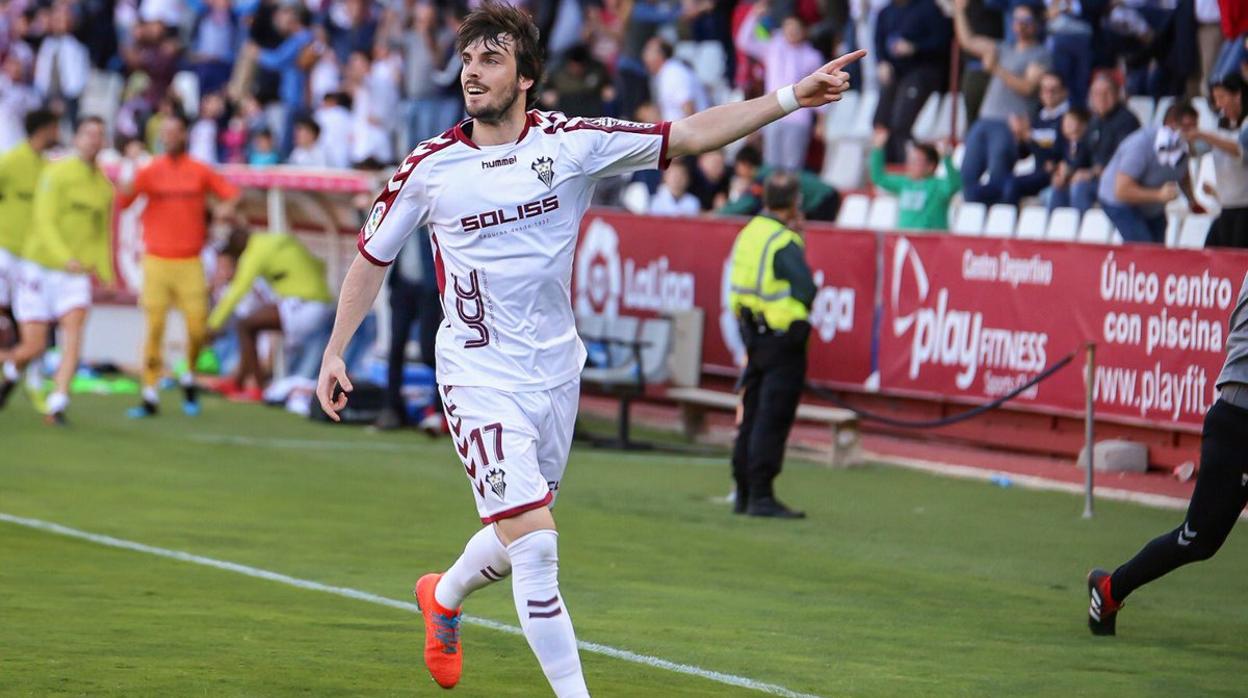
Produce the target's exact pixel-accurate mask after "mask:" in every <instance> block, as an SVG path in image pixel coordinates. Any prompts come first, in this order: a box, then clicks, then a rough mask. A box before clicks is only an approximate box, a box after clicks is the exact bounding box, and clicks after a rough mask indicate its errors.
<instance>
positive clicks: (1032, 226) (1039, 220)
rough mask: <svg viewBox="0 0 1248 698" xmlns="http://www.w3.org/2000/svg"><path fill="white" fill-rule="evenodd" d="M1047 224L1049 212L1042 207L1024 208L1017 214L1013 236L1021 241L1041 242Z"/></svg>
mask: <svg viewBox="0 0 1248 698" xmlns="http://www.w3.org/2000/svg"><path fill="white" fill-rule="evenodd" d="M1048 222H1049V212H1048V211H1047V210H1045V208H1044V207H1043V206H1025V207H1023V210H1022V211H1020V212H1019V214H1018V226H1017V229H1016V232H1015V234H1016V235H1017V236H1018V237H1019V238H1020V239H1023V240H1042V239H1044V228H1045V226H1046V225H1048Z"/></svg>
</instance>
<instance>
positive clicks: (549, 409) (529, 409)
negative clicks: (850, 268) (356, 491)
mask: <svg viewBox="0 0 1248 698" xmlns="http://www.w3.org/2000/svg"><path fill="white" fill-rule="evenodd" d="M537 46H538V36H537V27H536V26H535V25H534V23H533V22H532V20H531V19H529V17H528V16H527V15H525V14H523V13H522V12H520V11H519V10H516V9H515V8H513V7H511V6H510V5H506V4H503V3H499V2H489V1H487V2H486V3H484V4H482V6H481V7H480V8H479V9H477V10H476V11H474V12H473V13H471V14H470V15H469V16H468V17H467V18H466V19H465V21H464V22H463V24H462V26H461V27H460V29H459V33H458V37H457V39H456V48H457V50H458V51H459V53H460V56H461V57H462V59H463V63H464V65H463V69H462V71H461V74H460V83H461V87H462V89H463V93H464V101H465V106H466V109H467V112H468V115H469V117H470V118H469V119H467V120H465V121H463V122H461V123H459V124H458V125H456V126H455V127H454V128H452V129H451V130H449V131H447V132H446V133H444V134H442V135H441V136H439V137H436V138H433V139H430V140H428V141H425V142H423V143H421V144H420V145H418V146H417V147H416V149H415V150H413V151H412V153H411V154H410V155H408V156H407V158H406V160H404V161H403V163H402V164H401V165H400V166H399V168H398V170H397V171H396V172H395V174H394V176H393V178H392V179H391V180H390V181H389V183H388V184H386V186H385V188H384V189H383V190H382V192H381V195H380V196H379V197H378V198H377V201H376V203H375V204H374V205H373V209H372V212H371V214H370V215H369V217H368V220H367V222H366V223H365V224H364V227H363V229H362V230H361V232H360V238H359V243H358V247H359V250H360V256H358V257H357V258H356V259H355V261H354V262H353V263H352V265H351V268H350V270H349V272H348V273H347V278H346V280H345V281H344V282H343V287H342V293H341V297H340V301H339V305H338V315H337V320H336V324H335V327H334V332H333V336H332V337H331V339H330V341H329V345H328V346H327V347H326V350H325V357H324V362H323V364H322V367H321V375H320V379H319V381H318V385H317V395H318V398H319V399H320V402H321V406H322V407H323V408H324V410H325V411H326V413H327V414H329V415H330V416H331V418H335V419H336V418H337V412H338V411H339V410H341V409H343V408H344V407H345V406H346V404H347V395H346V393H349V392H350V391H351V382H350V380H349V379H348V377H347V373H346V366H345V365H344V363H343V359H342V353H343V350H344V348H345V346H346V344H347V342H348V340H349V339H350V337H351V335H352V334H353V333H354V332H355V330H356V328H357V327H358V326H359V324H360V321H361V320H362V319H363V317H364V315H365V314H366V313H367V312H368V310H369V308H370V307H371V306H372V304H373V300H374V298H375V296H376V294H377V291H378V289H379V288H380V286H381V283H382V280H383V279H384V277H385V269H384V266H385V265H387V264H389V263H390V262H391V261H392V260H393V259H394V258H395V256H396V255H397V254H398V252H399V249H400V248H401V247H402V245H403V243H404V241H405V240H406V239H407V237H408V236H410V235H411V234H412V233H413V232H414V231H416V230H417V229H418V228H420V227H421V226H427V227H428V229H429V231H430V236H431V240H432V243H433V249H434V255H435V260H436V262H437V265H436V266H437V272H438V274H437V276H438V282H439V288H440V290H441V295H442V303H443V306H444V307H445V308H446V311H447V312H446V321H445V322H444V324H443V325H442V327H441V329H440V331H439V333H438V339H437V366H438V368H437V372H438V383H439V386H440V390H441V394H442V397H443V404H444V410H445V413H446V417H447V420H448V422H449V423H450V426H451V431H452V434H453V436H454V438H455V441H456V447H457V450H458V451H459V454H460V458H461V460H462V461H463V464H464V469H465V471H466V473H467V475H468V479H469V482H470V483H471V487H472V492H473V496H474V497H475V499H476V504H477V511H478V513H479V514H480V516H481V521H482V523H483V524H485V527H484V528H482V529H481V530H480V531H479V532H477V534H476V535H474V536H473V537H472V538H471V539H470V540H469V541H468V544H467V546H466V547H465V549H464V552H463V555H462V556H461V557H460V558H459V559H458V560H457V561H456V562H455V563H454V564H453V565H452V566H451V567H450V569H449V570H447V571H446V572H445V573H443V574H428V575H425V576H424V577H421V578H420V580H419V581H418V582H417V583H416V590H415V592H416V598H417V601H418V602H419V605H420V607H421V610H422V613H423V615H424V619H425V663H426V664H427V666H428V668H429V671H430V673H431V674H432V675H433V678H434V680H435V681H436V682H437V683H438V684H439V685H441V686H443V687H446V688H450V687H452V686H454V685H455V684H456V683H457V682H458V681H459V677H460V672H461V669H462V664H463V660H462V657H463V655H462V647H461V645H460V634H459V626H460V607H461V605H462V603H463V601H464V599H465V598H466V597H467V596H468V595H469V594H471V593H472V592H474V591H476V590H478V589H480V588H482V587H485V586H487V585H489V584H491V583H493V582H497V581H499V580H501V579H502V578H504V577H506V576H508V575H509V574H510V575H511V576H512V577H513V579H512V595H513V599H514V601H515V605H516V611H517V612H518V614H519V616H520V625H521V627H522V628H523V630H524V635H525V637H526V638H527V639H528V641H529V646H530V647H531V648H532V650H533V653H534V654H535V655H536V656H537V659H538V662H539V663H540V664H541V667H542V671H543V672H544V673H545V675H546V678H547V680H548V681H549V682H550V685H551V687H552V688H553V689H554V692H555V695H557V696H560V697H561V698H566V697H570V696H587V695H589V693H588V691H587V690H586V687H585V679H584V677H583V676H582V672H581V662H580V657H579V655H578V653H577V646H576V637H575V634H574V632H573V630H572V621H571V618H570V616H569V614H568V610H567V607H566V605H565V603H564V600H563V597H562V596H561V595H560V593H559V582H558V568H559V555H558V546H557V541H558V537H557V534H556V532H555V521H554V518H553V517H552V516H551V513H550V510H549V507H550V505H551V504H552V503H553V501H554V498H555V493H556V492H557V491H558V489H559V486H560V480H561V479H562V477H563V471H564V468H565V466H566V464H567V459H568V452H569V449H570V446H571V441H572V429H573V425H574V422H575V420H576V412H577V406H578V401H579V397H580V383H579V376H580V372H581V368H582V366H583V364H584V360H585V348H584V346H583V345H582V343H581V341H580V339H579V337H578V336H577V334H576V326H575V322H574V317H573V313H572V303H571V297H570V288H571V277H572V261H573V251H574V249H575V247H576V240H577V231H578V229H579V228H580V222H581V217H582V215H584V213H585V210H586V209H587V208H588V206H589V203H590V198H591V195H592V193H593V190H594V186H595V185H596V183H597V181H598V180H600V179H603V178H606V177H612V176H615V175H619V174H623V173H627V172H630V171H634V170H641V169H647V168H654V167H664V166H666V165H667V163H668V162H670V160H671V159H672V158H677V157H680V156H683V155H693V154H697V153H702V152H705V151H708V150H715V149H717V148H720V147H722V146H724V145H725V144H727V143H730V142H732V141H735V140H737V139H739V138H742V137H744V136H747V135H749V134H750V133H753V132H754V131H756V130H758V129H759V128H761V127H763V126H765V125H767V124H769V123H771V122H773V121H776V120H777V119H780V118H781V117H783V116H784V115H786V114H788V113H790V112H793V111H796V110H797V109H799V108H802V107H819V106H822V105H825V104H828V103H830V102H834V101H836V100H838V99H840V95H841V93H843V92H844V91H845V90H847V89H849V76H848V75H847V74H846V73H845V72H844V71H843V70H842V68H843V67H844V66H845V65H847V64H848V63H850V62H851V61H854V60H857V59H858V58H859V57H861V56H863V55H865V52H862V51H859V52H855V53H852V54H848V55H845V56H842V57H840V58H837V59H835V60H833V61H831V62H830V63H828V64H826V65H824V66H822V67H821V68H820V69H819V70H818V71H816V72H815V73H813V74H811V75H808V76H807V77H805V78H803V79H802V80H801V81H800V82H798V83H797V84H795V85H790V86H788V87H785V88H782V89H780V90H778V91H777V92H775V93H773V94H769V95H767V96H765V97H760V98H758V99H753V100H749V101H747V102H740V103H736V104H728V105H723V106H719V107H715V108H712V109H708V110H706V111H704V112H701V113H697V114H693V115H691V116H689V117H686V118H684V119H681V120H679V121H676V122H673V123H661V124H640V123H632V122H627V121H618V120H615V119H583V118H568V117H566V116H564V115H563V114H559V113H550V112H540V111H526V110H525V108H526V104H531V103H532V102H533V101H535V98H536V93H537V89H538V83H539V82H540V81H541V77H542V60H541V57H540V56H539V53H538V48H537ZM338 388H341V389H342V391H345V392H344V393H342V394H339V392H338Z"/></svg>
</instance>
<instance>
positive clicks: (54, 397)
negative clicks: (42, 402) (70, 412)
mask: <svg viewBox="0 0 1248 698" xmlns="http://www.w3.org/2000/svg"><path fill="white" fill-rule="evenodd" d="M66 407H69V396H68V395H66V394H65V393H62V392H60V391H57V392H55V393H52V394H51V395H49V396H48V414H56V413H57V412H64V411H65V408H66Z"/></svg>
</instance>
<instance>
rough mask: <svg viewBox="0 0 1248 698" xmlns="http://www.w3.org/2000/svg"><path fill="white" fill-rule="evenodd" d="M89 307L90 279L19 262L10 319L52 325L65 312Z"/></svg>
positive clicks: (86, 276) (65, 313)
mask: <svg viewBox="0 0 1248 698" xmlns="http://www.w3.org/2000/svg"><path fill="white" fill-rule="evenodd" d="M89 307H91V276H90V275H89V274H71V273H70V272H67V271H63V270H60V269H45V268H43V267H41V266H39V265H38V264H35V263H34V262H30V261H26V260H22V261H21V262H20V263H19V264H18V270H17V291H16V293H14V294H13V316H14V317H16V318H17V321H18V322H53V321H55V320H59V319H61V318H62V317H65V316H66V315H67V314H69V311H71V310H76V309H78V308H89Z"/></svg>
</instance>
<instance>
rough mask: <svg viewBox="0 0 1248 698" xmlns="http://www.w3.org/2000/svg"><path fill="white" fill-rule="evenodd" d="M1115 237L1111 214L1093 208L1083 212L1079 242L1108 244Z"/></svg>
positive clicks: (1055, 213) (1054, 213) (1055, 212)
mask: <svg viewBox="0 0 1248 698" xmlns="http://www.w3.org/2000/svg"><path fill="white" fill-rule="evenodd" d="M1071 210H1073V209H1071ZM1053 215H1054V216H1056V215H1057V211H1054V212H1053ZM1113 237H1114V224H1113V223H1111V222H1110V221H1109V216H1107V215H1105V212H1104V211H1102V210H1101V209H1099V208H1093V209H1088V212H1087V213H1085V214H1083V220H1082V221H1081V222H1080V223H1079V242H1090V243H1096V244H1099V245H1108V244H1109V243H1110V242H1111V241H1112V240H1113Z"/></svg>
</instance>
